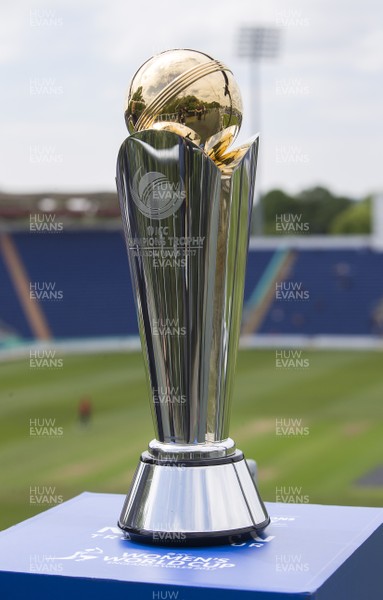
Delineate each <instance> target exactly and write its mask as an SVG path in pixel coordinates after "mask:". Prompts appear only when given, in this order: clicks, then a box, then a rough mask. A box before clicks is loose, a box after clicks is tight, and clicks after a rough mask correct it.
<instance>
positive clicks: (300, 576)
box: [0, 493, 383, 600]
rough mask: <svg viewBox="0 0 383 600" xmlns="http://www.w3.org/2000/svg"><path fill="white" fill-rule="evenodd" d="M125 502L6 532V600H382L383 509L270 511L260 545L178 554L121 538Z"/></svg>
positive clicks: (0, 588) (53, 514) (56, 515)
mask: <svg viewBox="0 0 383 600" xmlns="http://www.w3.org/2000/svg"><path fill="white" fill-rule="evenodd" d="M123 500H124V497H123V496H120V495H110V494H90V493H84V494H81V495H80V496H77V497H76V498H73V499H72V500H70V501H68V502H65V503H63V504H60V505H59V506H57V507H55V508H52V509H50V510H48V511H46V512H44V513H42V514H40V515H38V516H36V517H33V518H32V519H29V520H27V521H24V522H23V523H20V524H19V525H16V526H15V527H11V528H10V529H8V530H6V531H3V532H1V533H0V569H1V571H0V597H1V598H4V600H5V599H7V600H8V598H9V599H12V600H13V599H18V598H27V599H28V600H34V599H36V600H43V599H45V598H47V599H48V598H49V599H54V600H61V599H64V598H65V600H68V599H71V600H72V599H73V600H74V599H77V598H91V599H92V600H98V599H100V600H101V599H102V600H105V599H108V600H114V599H118V600H121V599H124V600H128V599H129V600H130V599H135V598H137V599H140V600H146V599H147V600H171V599H173V600H189V599H192V598H193V599H194V598H198V600H203V599H205V598H206V599H209V600H226V599H230V600H234V599H242V598H243V600H246V599H247V598H248V599H250V598H251V599H253V598H254V599H256V600H260V599H264V600H277V599H279V600H280V599H285V600H294V599H298V598H300V599H301V600H302V599H307V598H315V599H317V600H365V599H375V598H376V599H378V598H383V568H382V558H383V526H382V521H383V509H377V508H355V507H341V506H319V505H309V504H271V503H268V505H267V508H268V510H269V514H270V516H271V518H272V524H271V525H270V526H269V527H268V528H267V530H266V532H265V534H264V535H263V536H262V538H256V539H254V540H252V541H251V542H246V543H241V544H239V545H236V544H235V542H234V543H233V545H231V546H215V547H209V548H187V547H185V548H182V547H181V548H176V549H175V548H166V547H148V546H143V545H140V544H136V543H133V542H130V541H128V540H125V539H123V537H122V535H121V534H120V532H119V530H118V528H117V527H116V521H117V517H118V515H119V513H120V510H121V507H122V504H123Z"/></svg>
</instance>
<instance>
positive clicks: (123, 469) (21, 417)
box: [0, 350, 383, 528]
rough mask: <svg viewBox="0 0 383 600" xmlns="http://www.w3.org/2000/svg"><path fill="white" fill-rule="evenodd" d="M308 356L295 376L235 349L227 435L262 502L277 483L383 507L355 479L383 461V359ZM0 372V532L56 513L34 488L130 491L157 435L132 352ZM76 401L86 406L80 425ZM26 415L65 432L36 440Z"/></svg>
mask: <svg viewBox="0 0 383 600" xmlns="http://www.w3.org/2000/svg"><path fill="white" fill-rule="evenodd" d="M304 355H305V358H308V359H309V363H310V364H309V367H307V368H305V369H300V370H298V369H294V368H291V369H287V368H276V364H275V352H274V351H272V350H270V351H268V350H267V351H259V350H251V351H250V350H248V351H242V352H241V353H240V355H239V359H238V368H237V375H236V387H235V394H234V403H233V412H232V420H231V425H232V426H231V436H232V437H233V438H234V439H235V440H236V442H237V444H238V447H239V448H241V449H242V450H243V451H244V452H245V454H246V455H247V456H248V457H254V458H255V459H256V460H257V462H258V464H259V479H260V489H261V492H262V495H263V497H264V499H265V500H269V501H275V499H276V493H277V492H276V488H277V487H278V488H281V487H285V488H287V493H289V490H291V488H296V489H295V490H294V491H291V494H301V495H302V496H305V497H306V500H307V497H308V500H309V501H310V502H311V503H326V504H349V505H365V506H380V505H381V504H382V500H383V487H375V488H374V487H360V486H358V485H357V484H356V483H355V482H356V480H357V479H358V478H359V477H361V476H363V475H364V474H365V473H367V472H369V471H370V470H372V469H374V468H375V467H378V466H379V465H381V464H382V462H383V458H382V455H383V418H382V417H383V402H382V399H383V376H382V373H383V361H382V354H381V353H379V352H356V351H349V352H345V351H338V352H336V351H334V352H329V351H311V352H309V351H305V352H304ZM0 372H1V378H0V398H1V400H0V473H1V496H0V509H1V510H0V527H2V528H4V527H7V526H9V525H11V524H13V523H16V522H18V521H20V520H22V519H24V518H27V517H29V516H31V515H33V514H35V513H37V512H40V511H41V510H44V509H46V508H49V507H50V506H52V503H51V504H49V503H48V502H47V499H46V498H44V497H43V496H44V495H45V493H44V492H43V493H42V494H41V495H42V498H41V501H42V502H44V503H43V504H42V505H41V504H36V503H31V501H30V495H31V493H30V487H32V488H36V487H40V492H41V491H42V488H46V487H51V488H54V492H53V494H51V495H53V496H58V497H60V496H62V497H63V499H64V500H67V499H68V498H71V497H72V496H74V495H76V494H79V493H80V492H82V491H84V490H88V491H97V492H119V493H126V491H127V488H128V485H129V481H130V478H131V477H132V474H133V471H134V468H135V466H136V464H137V460H138V458H139V454H140V452H141V451H143V450H144V449H145V448H146V444H147V442H148V441H149V440H150V439H152V437H153V429H152V423H151V416H150V409H149V402H148V399H147V391H146V384H145V379H144V372H143V365H142V358H141V356H140V354H138V353H137V354H122V353H118V354H117V353H116V354H105V355H101V354H98V355H89V356H78V355H76V356H64V357H63V367H62V368H61V369H56V370H55V369H50V368H44V369H40V370H36V369H33V368H30V366H29V360H19V361H14V362H9V363H2V364H0ZM83 395H89V396H91V398H92V402H93V409H94V415H93V419H92V422H91V423H90V425H89V426H85V427H84V426H81V425H80V423H79V422H78V417H77V409H78V402H79V399H80V398H81V396H83ZM291 418H294V419H301V426H302V427H308V428H309V433H308V435H306V436H302V435H293V436H292V435H290V436H288V435H276V419H291ZM30 419H40V421H41V420H42V419H55V424H54V426H55V427H59V428H62V432H63V435H62V436H57V437H46V438H42V437H32V436H30ZM299 488H300V490H299ZM51 492H52V490H51ZM34 495H38V494H35V493H34V492H32V496H34ZM48 501H49V502H52V499H48ZM53 501H54V499H53Z"/></svg>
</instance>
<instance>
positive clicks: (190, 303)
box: [117, 50, 269, 544]
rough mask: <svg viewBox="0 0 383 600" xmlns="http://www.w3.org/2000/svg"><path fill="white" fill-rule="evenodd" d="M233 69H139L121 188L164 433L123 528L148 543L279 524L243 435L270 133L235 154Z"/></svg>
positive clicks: (175, 58) (241, 534)
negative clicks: (258, 211)
mask: <svg viewBox="0 0 383 600" xmlns="http://www.w3.org/2000/svg"><path fill="white" fill-rule="evenodd" d="M241 119H242V104H241V97H240V93H239V89H238V87H237V84H236V83H235V80H234V78H233V75H232V73H231V71H230V70H229V69H228V68H227V67H226V66H225V65H224V64H222V63H221V62H219V61H217V60H214V59H212V58H211V57H210V56H207V55H206V54H203V53H201V52H196V51H193V50H171V51H167V52H163V53H162V54H160V55H158V56H155V57H153V58H151V59H150V60H149V61H147V62H146V63H145V64H144V65H143V66H142V67H141V68H140V69H139V70H138V71H137V73H136V74H135V76H134V77H133V80H132V83H131V85H130V90H129V93H128V97H127V102H126V107H125V120H126V123H127V126H128V129H129V132H130V134H131V135H130V136H129V137H128V138H127V139H126V140H125V141H124V143H123V144H122V146H121V149H120V152H119V155H118V163H117V188H118V195H119V200H120V205H121V213H122V220H123V226H124V233H125V238H126V245H127V249H128V256H129V263H130V270H131V278H132V283H133V287H134V290H135V298H136V307H137V315H138V324H139V331H140V337H141V344H142V352H143V356H144V362H145V368H146V375H147V380H148V386H149V390H150V396H151V403H150V404H151V409H152V415H153V422H154V427H155V435H156V438H155V439H154V440H152V441H151V442H150V443H149V447H148V451H146V452H143V454H142V455H141V458H140V461H139V464H138V467H137V470H136V473H135V475H134V478H133V481H132V484H131V487H130V490H129V492H128V495H127V498H126V500H125V504H124V506H123V509H122V513H121V516H120V519H119V526H120V527H121V528H122V529H123V530H124V532H126V533H127V534H128V535H129V536H130V537H131V538H132V539H135V540H138V541H142V542H145V541H146V542H148V543H156V542H158V543H166V544H171V543H174V544H179V543H184V544H185V543H186V544H216V543H225V542H227V541H228V540H233V539H235V540H238V539H242V538H246V537H249V536H250V535H251V534H254V532H259V531H261V530H262V529H263V528H264V527H266V525H268V523H269V517H268V514H267V512H266V509H265V507H264V505H263V503H262V500H261V498H260V496H259V494H258V491H257V488H256V486H255V483H254V480H253V478H252V476H251V474H250V471H249V468H248V465H247V462H246V460H245V458H244V455H243V453H242V452H241V451H240V450H237V449H236V447H235V443H234V441H233V440H232V439H231V438H230V437H229V419H230V405H231V397H232V391H233V382H234V372H235V364H236V357H237V349H238V340H239V333H240V324H241V312H242V303H243V292H244V280H245V267H246V256H247V248H248V240H249V224H250V218H251V211H252V203H253V192H254V181H255V171H256V162H257V152H258V137H255V138H254V139H253V140H251V141H250V142H249V143H248V144H246V145H244V146H241V147H239V148H236V149H234V150H230V149H229V146H230V144H231V142H232V141H233V140H234V138H235V137H236V135H237V133H238V130H239V128H240V125H241Z"/></svg>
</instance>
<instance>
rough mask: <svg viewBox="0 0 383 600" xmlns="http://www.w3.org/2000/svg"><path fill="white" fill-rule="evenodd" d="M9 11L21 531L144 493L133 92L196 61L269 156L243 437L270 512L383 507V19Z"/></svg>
mask: <svg viewBox="0 0 383 600" xmlns="http://www.w3.org/2000/svg"><path fill="white" fill-rule="evenodd" d="M0 11H1V15H0V16H1V18H0V75H1V80H2V82H3V86H2V93H1V95H0V122H1V136H0V153H1V154H0V373H1V376H0V472H1V476H2V485H1V490H0V527H6V526H9V525H11V524H14V523H16V522H18V521H20V520H22V519H24V518H26V517H28V516H31V515H33V514H36V513H37V512H40V511H41V510H45V509H47V508H50V507H52V506H55V505H57V504H59V503H60V502H62V501H64V500H66V499H68V498H70V497H72V496H74V495H76V494H78V493H80V492H82V491H84V490H88V491H98V492H102V491H104V492H118V493H126V491H127V488H128V485H129V482H130V479H131V477H132V475H133V472H134V469H135V466H136V464H137V461H138V457H139V454H140V452H142V451H143V450H144V449H145V447H146V444H147V442H148V441H149V440H150V439H151V438H152V437H153V429H152V424H151V418H150V409H149V401H148V390H147V388H146V382H145V379H144V371H143V362H142V356H141V353H140V345H139V341H138V337H137V335H138V330H137V324H136V316H135V309H134V299H133V294H132V289H131V283H130V276H129V269H128V263H127V256H126V250H125V246H124V241H123V236H122V230H121V223H120V218H119V209H118V204H117V197H116V193H115V183H114V177H115V163H116V156H117V152H118V149H119V146H120V144H121V143H122V141H123V140H124V138H125V137H126V135H127V131H126V127H125V123H124V118H123V105H124V98H125V95H126V92H127V88H128V85H129V81H130V79H131V77H132V76H133V74H134V73H135V71H136V70H137V68H138V67H139V66H140V65H141V64H142V63H143V62H144V61H145V60H146V59H148V58H149V57H150V56H152V55H153V54H155V53H157V52H160V51H162V50H165V49H168V48H175V47H184V48H195V49H198V50H201V51H203V52H206V53H208V54H211V55H212V56H213V57H215V58H218V59H220V60H221V61H223V62H225V63H226V64H227V65H229V67H230V68H231V69H232V71H233V73H234V76H235V78H236V80H237V82H238V84H239V86H240V88H241V91H242V94H243V102H244V122H243V126H242V130H241V134H240V138H239V140H238V141H239V142H243V141H245V140H246V139H247V138H249V137H250V136H251V135H252V134H254V133H255V132H257V131H260V134H261V149H260V162H259V169H258V175H257V191H256V197H255V210H254V218H253V223H252V237H251V240H250V250H249V257H248V266H247V277H246V288H245V300H244V311H243V323H242V338H241V351H240V353H239V357H238V368H237V376H236V387H235V394H234V402H233V414H232V427H231V435H232V437H233V438H234V439H235V440H236V441H237V444H238V446H239V447H240V448H241V449H242V450H243V451H244V452H245V454H246V455H247V456H248V457H249V458H250V457H252V458H255V459H256V460H257V463H258V470H259V481H260V489H261V493H262V495H263V497H264V499H266V500H268V501H272V502H276V501H277V502H304V503H307V502H310V503H328V504H350V505H365V506H379V505H381V504H382V500H383V457H382V450H383V420H382V417H383V402H382V400H383V377H382V365H383V354H382V350H383V195H382V191H383V182H382V179H383V175H382V168H381V140H382V129H383V119H382V108H381V107H382V89H383V82H382V72H383V35H382V30H381V25H380V23H381V21H382V20H381V18H380V19H379V17H382V12H383V9H382V6H381V5H380V4H379V3H378V2H377V0H364V2H363V3H362V2H361V1H360V0H349V1H347V2H346V1H345V0H331V2H330V1H329V0H312V1H311V2H310V3H309V5H308V3H307V2H303V0H293V1H292V2H291V3H290V2H287V3H286V1H282V0H269V2H267V3H264V2H263V3H261V2H260V1H258V0H237V2H235V3H232V2H230V3H229V2H228V1H227V0H222V1H221V2H220V3H216V2H212V1H209V0H207V1H206V0H204V1H202V0H195V1H194V2H193V3H191V4H188V5H184V4H181V3H177V2H175V1H174V0H170V1H166V0H165V1H163V2H161V3H159V2H154V1H153V0H149V1H148V2H147V3H146V4H145V5H143V6H142V7H141V6H140V5H138V4H137V3H128V2H122V1H120V0H114V1H112V2H106V0H93V1H92V2H91V1H90V0H83V1H82V2H81V3H80V4H79V3H78V2H74V1H72V0H66V1H65V2H64V1H63V0H56V1H55V2H49V3H48V2H42V3H39V4H38V5H36V4H34V3H33V2H31V1H29V0H28V1H27V0H20V1H19V2H18V3H17V4H16V3H14V4H10V3H9V4H8V5H7V6H6V5H3V6H2V7H1V9H0ZM271 512H272V511H271Z"/></svg>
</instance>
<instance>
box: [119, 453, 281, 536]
mask: <svg viewBox="0 0 383 600" xmlns="http://www.w3.org/2000/svg"><path fill="white" fill-rule="evenodd" d="M269 522H270V518H269V516H268V514H267V511H266V509H265V507H264V505H263V502H262V500H261V498H260V496H259V493H258V490H257V488H256V486H255V483H254V480H253V478H252V476H251V474H250V471H249V468H248V465H247V463H246V460H245V458H244V456H243V453H242V452H240V451H239V450H236V451H235V452H234V453H233V454H232V455H230V456H226V457H223V458H215V459H211V458H203V459H201V460H195V459H193V460H189V461H188V460H185V461H184V462H180V461H177V462H175V461H173V462H169V461H168V462H165V461H163V460H158V459H156V458H153V456H152V455H151V454H150V453H148V452H144V453H143V454H142V456H141V460H140V462H139V465H138V468H137V470H136V473H135V475H134V478H133V481H132V484H131V487H130V490H129V493H128V495H127V497H126V500H125V504H124V507H123V509H122V512H121V516H120V520H119V522H118V525H119V527H120V528H121V529H122V530H123V531H124V533H125V534H126V537H128V538H130V539H132V540H134V541H137V542H141V543H146V544H157V545H162V546H202V545H217V544H228V543H233V542H239V541H242V540H246V539H248V538H250V537H254V536H256V535H257V534H258V533H259V532H261V531H262V530H263V529H264V528H265V527H266V526H267V525H268V524H269Z"/></svg>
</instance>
